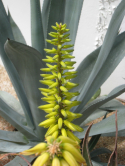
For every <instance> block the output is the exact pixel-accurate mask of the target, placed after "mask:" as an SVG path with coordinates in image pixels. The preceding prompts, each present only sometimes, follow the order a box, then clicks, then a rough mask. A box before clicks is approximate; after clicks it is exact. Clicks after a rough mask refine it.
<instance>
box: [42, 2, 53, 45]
mask: <svg viewBox="0 0 125 166" xmlns="http://www.w3.org/2000/svg"><path fill="white" fill-rule="evenodd" d="M50 4H51V1H50V0H46V1H43V7H42V14H41V15H42V25H43V32H44V39H47V26H48V17H49V11H50ZM45 43H46V42H45Z"/></svg>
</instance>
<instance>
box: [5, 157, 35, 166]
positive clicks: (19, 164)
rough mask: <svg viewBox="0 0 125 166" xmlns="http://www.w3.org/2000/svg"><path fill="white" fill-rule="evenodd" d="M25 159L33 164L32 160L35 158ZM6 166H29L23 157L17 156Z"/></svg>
mask: <svg viewBox="0 0 125 166" xmlns="http://www.w3.org/2000/svg"><path fill="white" fill-rule="evenodd" d="M23 157H24V158H25V159H26V160H28V161H29V162H32V160H33V159H34V158H35V157H34V156H23ZM5 166H27V163H26V161H24V160H23V159H22V158H21V157H18V156H17V157H15V158H14V159H13V160H11V161H10V162H9V163H7V164H6V165H5Z"/></svg>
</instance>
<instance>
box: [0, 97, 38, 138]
mask: <svg viewBox="0 0 125 166" xmlns="http://www.w3.org/2000/svg"><path fill="white" fill-rule="evenodd" d="M0 115H1V116H2V117H3V118H4V119H6V120H7V121H8V122H9V123H11V124H12V125H13V126H14V127H15V128H16V129H18V130H19V131H20V132H21V133H22V134H24V135H25V136H26V137H27V138H29V139H30V140H38V138H37V137H36V135H35V134H34V133H33V131H32V130H31V129H29V128H27V127H25V126H24V125H23V124H22V123H23V119H24V117H23V116H22V115H20V114H19V113H17V112H16V111H14V110H13V109H12V108H11V107H10V106H8V105H7V104H6V103H5V102H4V101H3V100H2V99H1V98H0Z"/></svg>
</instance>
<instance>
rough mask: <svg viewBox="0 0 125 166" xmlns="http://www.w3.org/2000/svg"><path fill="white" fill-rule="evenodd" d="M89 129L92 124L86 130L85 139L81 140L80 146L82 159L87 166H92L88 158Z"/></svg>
mask: <svg viewBox="0 0 125 166" xmlns="http://www.w3.org/2000/svg"><path fill="white" fill-rule="evenodd" d="M91 127H92V124H91V125H90V126H89V127H88V128H87V130H86V133H85V138H84V140H83V145H82V155H83V157H84V159H85V160H86V165H87V166H92V161H91V158H90V153H89V148H88V137H89V132H90V129H91Z"/></svg>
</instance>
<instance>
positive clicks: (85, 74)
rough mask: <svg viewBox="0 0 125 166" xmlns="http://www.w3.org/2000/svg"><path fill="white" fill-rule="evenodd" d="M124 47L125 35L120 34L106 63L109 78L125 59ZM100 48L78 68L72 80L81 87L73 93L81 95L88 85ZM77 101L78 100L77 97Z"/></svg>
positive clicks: (76, 88) (74, 89)
mask: <svg viewBox="0 0 125 166" xmlns="http://www.w3.org/2000/svg"><path fill="white" fill-rule="evenodd" d="M123 47H125V33H122V34H120V35H119V36H118V37H117V38H116V41H115V44H114V45H113V47H112V50H111V51H110V53H109V59H108V60H107V62H106V63H107V64H106V63H105V68H107V69H108V70H109V71H107V73H105V74H107V76H106V77H107V78H108V76H109V75H110V74H111V72H112V71H113V70H114V69H115V68H116V66H117V65H118V63H119V62H120V61H121V59H122V58H123V57H124V52H122V51H121V49H122V50H124V49H123ZM100 48H101V47H100ZM100 48H98V49H96V50H95V51H94V52H92V53H91V54H89V55H88V56H87V57H86V58H85V59H84V60H83V61H82V62H81V64H80V65H79V67H78V68H77V77H76V78H74V79H72V82H74V83H78V84H79V86H77V87H75V88H73V89H72V90H71V91H73V92H75V91H79V92H80V93H81V91H82V89H83V87H84V85H85V84H86V81H87V80H88V78H89V76H90V74H91V71H92V70H93V68H94V65H95V62H96V60H97V57H98V54H99V51H100ZM120 54H121V55H120ZM112 62H113V63H112ZM108 67H109V68H110V69H109V68H108ZM105 68H104V71H105ZM103 75H104V74H103V73H102V74H101V73H100V77H102V76H103ZM100 80H102V78H100ZM100 80H99V82H98V84H99V83H100ZM97 86H98V85H97ZM75 99H77V97H76V98H75ZM72 111H76V109H72Z"/></svg>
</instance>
